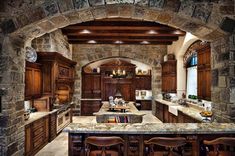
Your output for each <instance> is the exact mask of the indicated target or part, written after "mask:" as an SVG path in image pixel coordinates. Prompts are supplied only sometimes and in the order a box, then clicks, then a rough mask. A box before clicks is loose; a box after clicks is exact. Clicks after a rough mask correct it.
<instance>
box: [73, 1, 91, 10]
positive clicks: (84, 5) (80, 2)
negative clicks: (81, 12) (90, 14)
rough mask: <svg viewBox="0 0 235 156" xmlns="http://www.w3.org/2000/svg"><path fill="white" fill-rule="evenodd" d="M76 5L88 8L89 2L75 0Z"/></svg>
mask: <svg viewBox="0 0 235 156" xmlns="http://www.w3.org/2000/svg"><path fill="white" fill-rule="evenodd" d="M73 3H74V7H75V8H76V9H82V8H88V7H89V3H88V0H73Z"/></svg>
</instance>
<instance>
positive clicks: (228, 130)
mask: <svg viewBox="0 0 235 156" xmlns="http://www.w3.org/2000/svg"><path fill="white" fill-rule="evenodd" d="M63 131H64V132H69V133H94V134H101V133H105V134H235V124H234V123H134V124H128V123H114V124H113V123H71V124H69V125H68V126H67V127H66V128H65V129H64V130H63Z"/></svg>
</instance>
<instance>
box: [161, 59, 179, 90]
mask: <svg viewBox="0 0 235 156" xmlns="http://www.w3.org/2000/svg"><path fill="white" fill-rule="evenodd" d="M176 63H177V62H176V60H169V61H167V62H163V63H162V92H166V93H176Z"/></svg>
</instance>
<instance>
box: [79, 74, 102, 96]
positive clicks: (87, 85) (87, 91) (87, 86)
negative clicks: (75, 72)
mask: <svg viewBox="0 0 235 156" xmlns="http://www.w3.org/2000/svg"><path fill="white" fill-rule="evenodd" d="M82 98H101V76H100V74H98V73H82Z"/></svg>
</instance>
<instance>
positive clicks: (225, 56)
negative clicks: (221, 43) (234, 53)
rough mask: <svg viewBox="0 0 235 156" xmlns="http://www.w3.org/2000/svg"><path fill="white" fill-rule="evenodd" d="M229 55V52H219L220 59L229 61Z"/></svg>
mask: <svg viewBox="0 0 235 156" xmlns="http://www.w3.org/2000/svg"><path fill="white" fill-rule="evenodd" d="M229 57H230V53H229V52H227V53H222V54H219V58H218V61H219V62H220V61H228V60H229Z"/></svg>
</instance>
